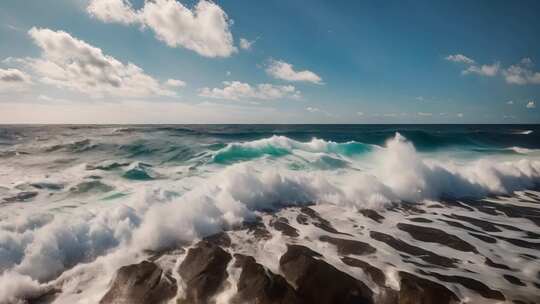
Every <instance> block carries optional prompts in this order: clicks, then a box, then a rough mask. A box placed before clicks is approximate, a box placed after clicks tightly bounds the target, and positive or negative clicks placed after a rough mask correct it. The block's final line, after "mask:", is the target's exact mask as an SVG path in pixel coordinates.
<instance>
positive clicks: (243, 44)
mask: <svg viewBox="0 0 540 304" xmlns="http://www.w3.org/2000/svg"><path fill="white" fill-rule="evenodd" d="M253 44H255V40H252V41H249V40H247V39H246V38H240V48H241V49H243V50H246V51H249V50H251V48H252V47H253Z"/></svg>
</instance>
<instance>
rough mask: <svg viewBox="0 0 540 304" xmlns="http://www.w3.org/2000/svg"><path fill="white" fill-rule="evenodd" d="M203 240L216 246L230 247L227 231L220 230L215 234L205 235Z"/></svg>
mask: <svg viewBox="0 0 540 304" xmlns="http://www.w3.org/2000/svg"><path fill="white" fill-rule="evenodd" d="M203 240H204V241H207V242H209V243H212V244H214V245H217V246H221V247H225V248H227V247H231V237H229V235H228V234H227V232H223V231H222V232H219V233H216V234H212V235H209V236H207V237H205V238H204V239H203Z"/></svg>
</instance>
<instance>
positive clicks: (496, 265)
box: [484, 257, 511, 270]
mask: <svg viewBox="0 0 540 304" xmlns="http://www.w3.org/2000/svg"><path fill="white" fill-rule="evenodd" d="M484 263H485V264H486V265H488V266H489V267H493V268H499V269H504V270H511V269H510V267H508V266H506V265H504V264H499V263H495V262H493V261H492V260H491V259H490V258H487V257H486V261H485V262H484Z"/></svg>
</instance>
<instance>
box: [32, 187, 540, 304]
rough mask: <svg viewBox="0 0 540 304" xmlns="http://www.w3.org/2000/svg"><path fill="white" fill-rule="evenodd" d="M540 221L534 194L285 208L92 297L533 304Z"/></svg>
mask: <svg viewBox="0 0 540 304" xmlns="http://www.w3.org/2000/svg"><path fill="white" fill-rule="evenodd" d="M539 219H540V197H538V196H537V195H536V194H533V193H524V194H522V195H519V196H516V197H513V198H512V199H510V198H502V197H500V198H493V199H487V200H483V201H470V202H469V201H449V202H431V203H424V204H410V203H401V204H394V205H391V206H388V207H387V208H386V209H384V210H371V209H365V210H357V211H355V212H345V209H343V208H340V207H337V206H332V205H329V204H328V205H324V206H323V205H316V206H310V207H289V208H285V209H282V210H281V211H279V212H277V213H273V212H268V213H261V214H260V218H258V219H256V220H254V221H251V222H246V223H245V224H244V225H243V226H242V227H235V229H231V230H228V231H225V232H221V233H218V234H214V235H210V236H208V237H206V238H204V239H202V240H199V241H196V242H194V243H193V244H186V245H183V246H178V248H172V249H168V250H164V251H162V252H151V253H148V254H147V255H146V256H145V257H144V258H143V259H142V260H141V261H140V262H139V263H135V264H131V265H126V266H123V267H121V268H120V269H118V271H117V272H116V274H115V275H114V277H113V278H112V280H111V282H110V283H109V285H108V286H109V287H108V290H107V291H106V293H105V294H104V295H103V297H102V298H101V301H100V303H101V304H113V303H117V304H122V303H130V304H150V303H177V304H202V303H216V304H221V303H238V304H241V303H257V304H278V303H281V304H286V303H287V304H288V303H291V304H292V303H321V304H334V303H345V304H348V303H351V304H352V303H367V304H379V303H380V304H413V303H423V304H450V303H516V304H522V303H540V296H539V295H540V262H539V257H540V253H539V250H540V234H539V233H538V232H539V231H540V221H539ZM523 267H526V268H523ZM59 292H61V290H60V289H53V290H49V291H48V292H47V293H45V294H43V295H41V296H39V297H37V298H34V299H29V301H28V302H30V303H50V302H52V301H54V299H55V293H59Z"/></svg>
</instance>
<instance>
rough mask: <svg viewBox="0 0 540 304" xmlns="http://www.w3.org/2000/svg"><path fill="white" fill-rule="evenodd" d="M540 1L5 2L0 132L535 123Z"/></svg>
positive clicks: (539, 114) (0, 26)
mask: <svg viewBox="0 0 540 304" xmlns="http://www.w3.org/2000/svg"><path fill="white" fill-rule="evenodd" d="M539 11H540V2H538V1H502V0H489V1H488V0H486V1H397V0H396V1H345V0H336V1H315V0H310V1H308V0H305V1H300V0H298V1H296V0H295V1H277V0H276V1H240V0H237V1H216V2H207V1H200V2H199V1H193V0H190V1H175V0H152V1H150V0H147V1H142V0H39V1H37V0H34V1H30V0H28V1H20V0H4V1H1V2H0V60H1V61H0V123H540V110H539V109H538V101H539V100H540V19H539V18H537V12H539Z"/></svg>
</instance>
